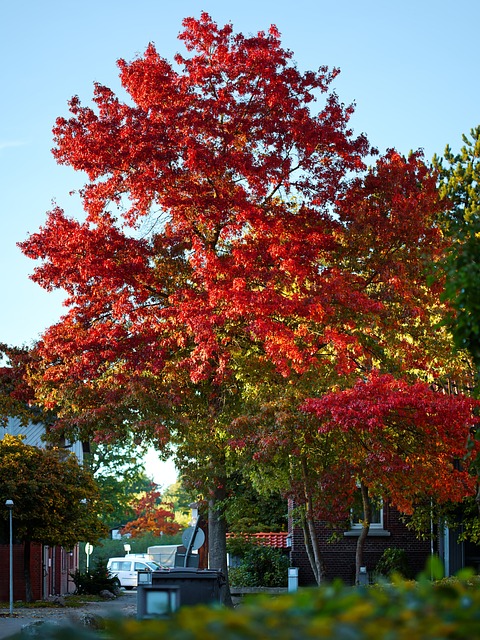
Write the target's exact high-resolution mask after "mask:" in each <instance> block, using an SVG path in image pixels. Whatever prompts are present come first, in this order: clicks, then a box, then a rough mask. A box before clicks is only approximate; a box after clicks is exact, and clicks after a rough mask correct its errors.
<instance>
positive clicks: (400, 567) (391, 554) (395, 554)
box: [375, 547, 411, 578]
mask: <svg viewBox="0 0 480 640" xmlns="http://www.w3.org/2000/svg"><path fill="white" fill-rule="evenodd" d="M375 572H376V573H377V575H381V576H385V577H386V578H388V577H390V576H391V575H392V574H393V573H398V574H400V575H401V576H403V577H404V578H410V577H411V572H410V568H409V566H408V556H407V552H406V551H405V549H396V548H395V547H389V548H388V549H385V551H384V552H383V553H382V556H381V558H380V560H379V561H378V562H377V564H376V567H375Z"/></svg>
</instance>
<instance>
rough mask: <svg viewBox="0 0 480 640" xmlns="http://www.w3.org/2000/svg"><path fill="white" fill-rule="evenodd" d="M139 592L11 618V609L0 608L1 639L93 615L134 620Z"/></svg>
mask: <svg viewBox="0 0 480 640" xmlns="http://www.w3.org/2000/svg"><path fill="white" fill-rule="evenodd" d="M136 596H137V594H136V592H133V593H131V592H124V593H123V594H122V595H121V596H119V597H118V598H116V599H115V600H105V601H103V602H88V603H85V605H84V606H82V607H48V608H36V609H35V608H27V607H25V608H18V609H14V610H13V617H12V618H11V617H10V616H9V609H8V608H7V609H5V608H3V609H0V639H3V638H9V637H10V636H13V635H14V634H16V633H19V632H20V631H21V630H22V629H23V628H24V627H27V626H29V625H31V624H35V623H39V622H52V623H55V624H82V619H83V618H84V617H85V616H86V615H88V614H91V615H93V616H99V617H101V618H115V617H118V616H125V617H134V616H135V615H136V613H137V597H136Z"/></svg>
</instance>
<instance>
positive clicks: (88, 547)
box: [85, 542, 93, 573]
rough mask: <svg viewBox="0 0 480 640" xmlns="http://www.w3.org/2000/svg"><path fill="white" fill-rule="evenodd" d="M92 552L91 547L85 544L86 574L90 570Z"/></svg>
mask: <svg viewBox="0 0 480 640" xmlns="http://www.w3.org/2000/svg"><path fill="white" fill-rule="evenodd" d="M92 551H93V546H92V545H91V544H90V543H89V542H87V544H86V545H85V553H86V554H87V573H88V571H89V568H90V555H91V553H92Z"/></svg>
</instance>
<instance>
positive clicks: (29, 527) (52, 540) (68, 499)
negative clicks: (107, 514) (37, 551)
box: [0, 434, 106, 549]
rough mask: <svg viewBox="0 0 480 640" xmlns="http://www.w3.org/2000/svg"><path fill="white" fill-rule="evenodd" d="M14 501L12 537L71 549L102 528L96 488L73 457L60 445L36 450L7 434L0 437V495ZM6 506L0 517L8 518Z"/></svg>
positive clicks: (102, 532) (97, 534) (93, 537)
mask: <svg viewBox="0 0 480 640" xmlns="http://www.w3.org/2000/svg"><path fill="white" fill-rule="evenodd" d="M8 499H11V500H13V503H14V509H13V529H14V535H15V538H16V539H17V540H20V541H26V542H41V543H43V544H49V545H61V546H64V547H66V548H67V549H68V548H72V547H73V546H74V545H75V544H76V543H77V542H78V540H91V541H92V542H93V541H95V540H98V539H99V538H101V537H102V535H105V532H106V531H105V528H104V527H103V526H102V523H101V521H100V519H99V516H98V514H99V513H101V512H102V510H103V505H102V503H101V501H100V496H99V492H98V488H97V486H96V484H95V481H94V479H93V478H92V476H91V474H90V473H89V472H88V471H87V470H86V469H84V468H83V467H82V466H80V465H79V463H78V460H77V458H76V457H75V456H74V455H73V454H70V453H66V452H65V451H64V450H61V449H41V448H38V447H33V446H30V445H26V444H23V442H22V438H19V437H14V436H11V435H9V434H6V435H5V436H4V438H3V440H2V441H0V500H1V503H2V504H5V500H8ZM7 518H8V514H7V513H6V509H4V510H3V511H2V513H0V519H2V520H4V521H5V522H6V521H7Z"/></svg>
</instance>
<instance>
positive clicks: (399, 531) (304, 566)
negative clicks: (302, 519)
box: [290, 507, 430, 586]
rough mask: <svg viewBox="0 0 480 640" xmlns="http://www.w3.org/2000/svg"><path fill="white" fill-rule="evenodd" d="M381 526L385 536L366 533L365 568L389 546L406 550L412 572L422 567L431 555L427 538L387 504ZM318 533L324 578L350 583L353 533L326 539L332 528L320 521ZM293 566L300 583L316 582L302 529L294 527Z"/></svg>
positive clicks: (353, 548) (373, 565)
mask: <svg viewBox="0 0 480 640" xmlns="http://www.w3.org/2000/svg"><path fill="white" fill-rule="evenodd" d="M383 528H384V530H385V531H386V532H388V533H390V536H388V537H380V536H373V535H372V536H369V537H368V539H367V541H366V544H365V551H364V562H365V565H366V567H367V571H368V572H369V573H371V572H372V571H373V570H374V569H375V565H376V563H377V562H378V560H379V559H380V556H381V555H382V553H383V551H384V550H385V549H387V548H388V547H396V548H399V549H405V551H406V552H407V557H408V562H409V567H410V569H411V571H412V572H413V574H414V575H416V574H417V573H419V572H420V571H422V570H423V569H424V568H425V562H426V560H427V558H428V556H429V554H430V540H419V539H418V538H417V537H416V536H415V534H414V533H412V532H411V531H409V530H408V529H407V527H406V526H405V524H404V523H403V522H401V520H400V515H399V513H398V512H397V511H396V510H394V509H391V508H390V507H384V522H383ZM316 530H317V535H318V540H319V544H320V551H321V553H322V555H323V558H324V561H325V566H326V573H327V580H332V579H334V578H341V579H342V580H343V581H344V582H345V583H346V584H353V583H354V581H355V549H356V544H357V537H356V536H348V537H346V536H344V535H343V533H344V532H343V530H342V531H340V532H339V533H340V536H339V540H338V541H335V542H329V539H330V538H331V536H332V530H331V529H329V528H327V527H326V526H322V523H318V524H317V527H316ZM290 558H291V563H292V566H294V567H298V568H299V572H298V579H299V585H301V586H306V585H312V584H315V579H314V577H313V572H312V569H311V567H310V563H309V560H308V557H307V554H306V551H305V545H304V541H303V532H302V530H301V529H300V528H295V529H294V530H293V532H292V548H291V556H290Z"/></svg>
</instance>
